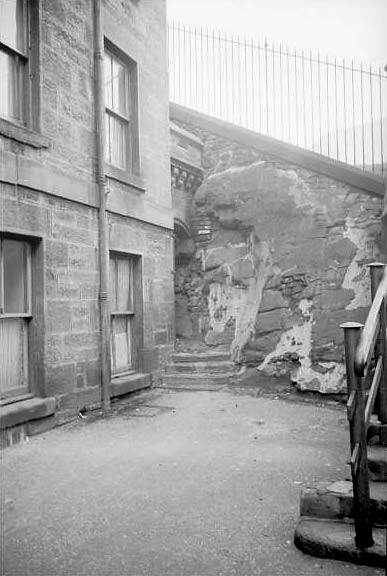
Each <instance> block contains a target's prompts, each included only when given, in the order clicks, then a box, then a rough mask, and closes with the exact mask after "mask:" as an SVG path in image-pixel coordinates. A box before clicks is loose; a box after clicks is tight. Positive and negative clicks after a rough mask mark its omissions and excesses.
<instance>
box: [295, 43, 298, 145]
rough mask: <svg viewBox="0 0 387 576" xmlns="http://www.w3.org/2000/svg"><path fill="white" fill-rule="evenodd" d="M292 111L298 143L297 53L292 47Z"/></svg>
mask: <svg viewBox="0 0 387 576" xmlns="http://www.w3.org/2000/svg"><path fill="white" fill-rule="evenodd" d="M294 112H295V123H296V142H297V146H298V145H299V126H298V124H299V122H298V88H297V53H296V49H294Z"/></svg>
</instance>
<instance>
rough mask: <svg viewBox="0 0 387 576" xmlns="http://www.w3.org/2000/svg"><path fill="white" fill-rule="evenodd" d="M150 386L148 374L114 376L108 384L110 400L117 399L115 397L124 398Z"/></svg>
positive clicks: (150, 380)
mask: <svg viewBox="0 0 387 576" xmlns="http://www.w3.org/2000/svg"><path fill="white" fill-rule="evenodd" d="M151 386H152V378H151V375H150V374H142V373H140V372H135V373H133V374H127V375H125V376H115V377H114V378H112V380H111V382H110V396H111V398H117V396H124V395H125V394H129V393H130V392H136V391H137V390H142V389H143V388H150V387H151Z"/></svg>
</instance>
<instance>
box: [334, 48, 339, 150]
mask: <svg viewBox="0 0 387 576" xmlns="http://www.w3.org/2000/svg"><path fill="white" fill-rule="evenodd" d="M335 120H336V160H338V159H339V120H338V116H337V62H336V58H335Z"/></svg>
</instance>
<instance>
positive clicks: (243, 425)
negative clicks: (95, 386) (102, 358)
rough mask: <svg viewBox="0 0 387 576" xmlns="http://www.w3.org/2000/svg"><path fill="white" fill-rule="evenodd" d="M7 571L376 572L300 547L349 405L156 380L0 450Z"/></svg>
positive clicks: (70, 575)
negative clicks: (306, 495) (176, 386)
mask: <svg viewBox="0 0 387 576" xmlns="http://www.w3.org/2000/svg"><path fill="white" fill-rule="evenodd" d="M1 458H2V489H1V509H2V542H1V543H2V571H1V575H2V576H29V575H31V576H32V575H34V576H35V575H36V576H121V575H122V576H231V575H235V576H253V575H254V576H255V575H256V576H280V575H283V576H285V575H286V576H317V575H325V576H379V575H382V574H383V571H382V570H380V569H375V568H368V567H364V566H355V565H351V564H345V563H342V562H335V561H330V560H321V559H317V558H313V557H310V556H306V555H304V554H302V553H301V552H299V551H298V550H296V549H295V547H294V545H293V533H294V527H295V524H296V521H297V518H298V506H299V493H300V489H301V487H302V485H303V484H305V483H310V482H313V481H314V480H334V479H343V478H344V476H345V474H346V473H347V472H348V471H347V467H346V465H345V461H346V460H347V459H348V437H347V432H346V420H345V411H344V407H343V406H337V405H336V406H333V405H332V406H325V407H324V406H319V405H316V404H305V403H302V402H298V401H285V400H284V399H282V398H278V397H277V398H275V397H274V396H271V397H257V396H256V395H255V393H251V394H249V393H245V392H243V393H240V392H239V393H238V392H237V391H235V390H234V391H230V390H227V389H224V390H221V391H216V392H215V391H212V392H211V391H206V392H197V391H196V392H191V391H168V390H157V389H156V390H152V391H150V392H148V393H146V394H142V395H140V396H138V397H136V398H135V399H132V400H131V402H130V403H127V404H126V406H122V405H121V406H120V408H119V409H117V410H116V412H115V413H113V414H112V415H109V416H108V417H107V418H105V419H102V418H95V416H93V415H91V414H90V415H88V414H86V417H85V418H83V419H80V420H79V421H78V422H75V423H73V424H70V425H66V426H64V427H62V428H57V429H55V430H52V431H50V432H48V433H46V434H44V435H40V436H37V437H34V438H31V439H30V441H29V442H26V443H24V444H20V445H18V446H14V447H12V448H9V449H6V450H5V451H3V452H2V455H1Z"/></svg>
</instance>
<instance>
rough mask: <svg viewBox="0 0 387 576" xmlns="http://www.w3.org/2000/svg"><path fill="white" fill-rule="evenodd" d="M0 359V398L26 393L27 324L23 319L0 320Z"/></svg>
mask: <svg viewBox="0 0 387 576" xmlns="http://www.w3.org/2000/svg"><path fill="white" fill-rule="evenodd" d="M0 359H1V361H0V397H1V398H7V397H10V396H13V395H17V394H21V393H23V392H27V391H28V349H27V323H26V321H25V320H24V318H7V319H4V318H3V319H1V320H0Z"/></svg>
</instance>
